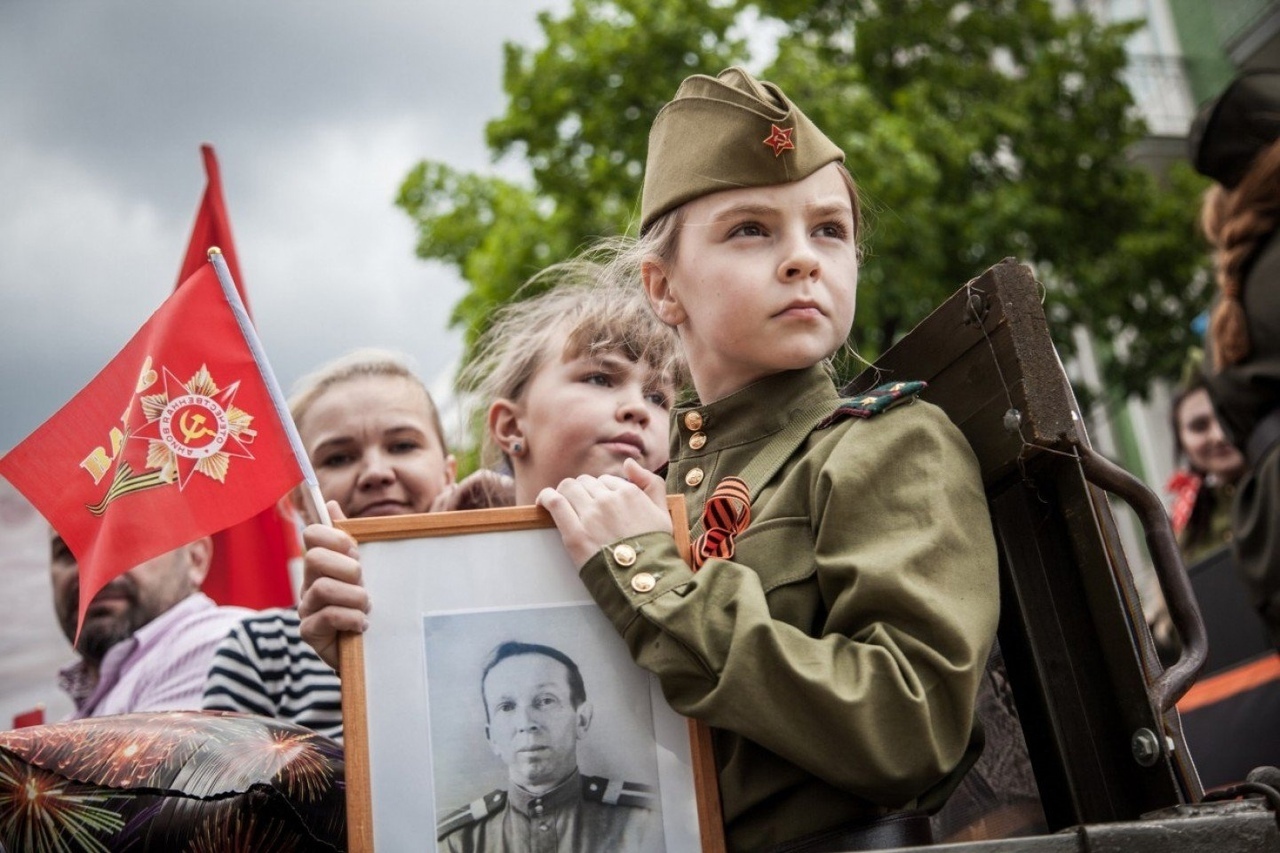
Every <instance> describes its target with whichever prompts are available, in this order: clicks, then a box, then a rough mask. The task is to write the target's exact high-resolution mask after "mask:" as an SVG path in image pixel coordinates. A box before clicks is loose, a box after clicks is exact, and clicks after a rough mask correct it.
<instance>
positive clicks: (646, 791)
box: [341, 498, 724, 853]
mask: <svg viewBox="0 0 1280 853" xmlns="http://www.w3.org/2000/svg"><path fill="white" fill-rule="evenodd" d="M669 508H670V509H671V511H672V519H673V523H674V526H675V528H676V531H677V532H676V538H677V543H678V544H680V545H681V547H682V549H683V550H684V551H685V553H686V554H687V547H688V533H687V527H686V524H685V520H684V510H683V506H682V499H680V498H672V499H671V506H670V507H669ZM341 526H342V527H343V528H344V529H346V530H347V531H348V532H349V533H351V534H352V535H353V536H354V537H355V538H356V540H357V541H358V542H359V543H360V559H361V564H362V567H363V570H364V582H365V586H366V587H367V588H368V590H369V595H370V598H371V600H372V602H373V615H372V616H371V618H370V627H369V629H368V630H367V631H366V632H365V633H364V634H363V635H344V636H343V638H342V640H341V658H342V680H343V716H344V720H345V732H346V735H345V739H346V761H347V786H348V789H347V810H348V815H347V819H348V827H349V833H350V849H352V850H353V851H360V850H373V849H375V848H376V849H377V850H382V851H387V850H408V849H415V850H417V849H434V850H439V851H454V850H469V849H533V847H534V846H539V847H544V848H545V846H546V841H547V839H548V838H550V839H552V840H553V842H554V843H553V846H552V849H557V850H573V851H576V850H582V851H589V850H602V849H608V850H613V851H618V853H664V851H685V850H723V847H724V841H723V831H722V827H721V823H720V811H719V796H718V790H717V788H716V781H715V768H714V761H713V759H712V756H711V751H710V738H709V733H708V731H707V729H706V727H705V726H702V725H701V724H695V723H693V722H691V721H689V720H687V719H685V718H684V717H681V716H680V715H679V714H677V713H676V712H674V711H673V710H672V709H671V708H670V706H668V705H667V703H666V700H665V699H664V698H663V695H662V691H661V688H660V686H659V684H658V681H657V678H656V677H655V676H653V675H652V674H650V673H648V672H646V671H645V670H643V669H641V668H640V667H638V666H637V665H636V664H635V663H634V662H632V660H631V657H630V655H629V654H628V652H627V648H626V645H625V644H624V642H623V641H622V639H621V638H620V637H619V636H618V634H617V632H616V630H615V629H614V628H613V626H612V624H611V623H610V622H609V621H608V619H606V618H605V616H604V615H603V613H601V611H600V610H599V608H598V607H597V606H596V605H595V602H594V601H593V600H592V599H591V597H590V595H589V593H588V592H587V590H586V587H585V586H583V584H582V582H581V581H580V580H579V578H578V574H577V571H576V569H575V568H574V566H573V564H572V561H571V560H570V559H569V556H568V554H567V553H566V552H565V550H564V546H563V545H562V543H561V541H560V535H559V533H558V532H557V531H556V529H555V528H554V526H552V524H551V520H550V517H549V516H548V515H547V514H546V513H545V512H543V511H542V510H540V509H535V508H533V507H515V508H507V509H493V510H477V511H470V512H455V513H441V514H435V515H419V516H407V517H398V518H397V517H390V518H373V519H359V520H354V521H348V522H342V523H341ZM535 837H536V838H538V839H540V840H541V841H542V843H541V844H539V845H535V844H534V841H533V839H534V838H535ZM424 839H434V840H435V846H432V845H431V844H424V843H423V842H424Z"/></svg>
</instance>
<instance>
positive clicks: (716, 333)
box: [538, 68, 998, 851]
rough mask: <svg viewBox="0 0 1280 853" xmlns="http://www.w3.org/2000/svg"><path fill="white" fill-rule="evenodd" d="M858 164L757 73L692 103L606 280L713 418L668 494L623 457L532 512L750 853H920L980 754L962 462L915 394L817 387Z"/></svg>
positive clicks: (676, 117) (686, 90)
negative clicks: (652, 679) (633, 295)
mask: <svg viewBox="0 0 1280 853" xmlns="http://www.w3.org/2000/svg"><path fill="white" fill-rule="evenodd" d="M842 160H843V154H842V153H841V152H840V150H839V149H838V148H837V147H836V146H835V145H834V144H833V143H831V141H830V140H828V139H827V138H826V137H825V136H824V135H823V134H822V132H821V131H820V130H818V128H817V127H815V126H814V125H813V124H812V122H810V121H809V120H808V119H807V118H806V117H805V116H804V114H803V113H802V112H801V111H800V110H799V109H798V108H796V107H795V105H794V104H792V103H791V102H790V101H789V100H788V99H787V98H786V96H785V95H784V94H783V93H782V92H781V91H780V90H779V89H778V88H777V87H776V86H773V85H771V84H768V83H762V82H760V81H757V80H756V79H754V78H753V77H752V76H751V75H750V74H748V73H747V72H745V71H743V70H741V69H736V68H735V69H729V70H728V71H725V72H724V73H722V74H721V75H719V76H718V77H707V76H701V75H698V76H694V77H691V78H689V79H687V80H686V81H685V82H684V83H683V84H682V85H681V87H680V89H679V91H678V92H677V93H676V97H675V99H674V100H673V101H672V102H671V103H669V104H668V105H667V106H666V107H664V108H663V110H662V111H661V112H660V113H659V114H658V117H657V118H656V120H655V122H654V125H653V128H652V131H651V133H650V138H649V154H648V164H647V170H646V175H645V184H644V195H643V199H642V204H641V216H642V220H641V237H640V239H639V241H638V242H637V243H636V244H635V245H634V246H633V247H631V248H630V249H628V250H627V251H625V252H624V253H623V254H622V256H621V257H620V258H619V259H618V263H617V265H618V267H619V268H620V269H622V270H624V271H626V274H627V275H628V276H632V277H636V276H638V277H639V278H640V280H641V281H642V282H643V288H644V291H645V294H646V296H647V298H648V300H649V302H650V304H651V305H652V307H653V310H654V312H655V313H656V314H657V315H658V316H659V317H660V318H661V319H662V321H663V322H664V323H666V324H667V325H669V326H671V327H672V328H674V329H676V331H677V333H678V335H679V338H680V342H681V344H682V346H683V350H684V352H685V355H686V357H687V359H688V367H689V371H690V374H691V376H692V381H693V385H694V389H695V390H696V392H697V400H696V401H695V402H693V403H692V404H690V405H688V406H681V407H678V408H677V409H676V410H675V411H674V412H673V420H672V426H671V459H670V465H669V467H668V469H667V474H666V483H665V484H664V483H663V481H662V479H661V478H659V477H657V476H655V475H653V474H651V473H649V472H648V471H645V470H644V469H643V467H642V466H640V465H635V464H632V463H630V462H628V463H626V466H625V470H624V472H623V476H622V477H618V476H613V475H607V476H604V477H592V476H578V477H575V478H572V479H568V480H565V481H564V482H562V483H560V484H559V485H558V486H557V487H556V488H555V489H547V490H545V491H543V492H542V493H541V494H539V495H538V503H540V504H541V505H543V506H545V507H546V508H547V509H548V510H549V511H550V512H551V514H552V516H553V517H554V518H555V520H556V523H557V525H558V527H559V529H560V532H561V534H562V536H563V538H564V542H565V545H566V547H567V548H568V550H569V552H570V554H571V555H572V556H573V558H574V559H575V561H576V562H577V564H578V565H579V567H580V572H581V576H582V579H583V581H584V582H585V583H586V585H587V587H588V588H589V589H590V590H591V593H592V595H593V597H594V598H595V599H596V601H597V603H598V604H599V605H600V607H601V608H602V609H603V611H604V612H605V614H606V615H607V616H608V617H609V618H610V619H611V620H612V621H613V623H614V625H615V627H616V628H617V630H618V631H619V633H620V634H621V635H622V636H623V637H624V638H625V639H626V641H627V645H628V647H629V648H630V649H631V650H632V654H633V656H634V657H635V659H636V661H637V662H638V663H640V664H641V665H642V666H644V667H646V668H647V669H649V670H651V671H652V672H654V673H656V674H657V675H658V677H659V679H660V680H661V682H662V685H663V689H664V691H665V693H666V695H667V698H668V699H669V700H670V702H671V703H672V705H673V706H674V707H675V708H676V709H677V710H679V711H681V712H683V713H685V714H688V715H690V716H692V717H696V718H698V719H701V720H704V721H706V722H707V723H709V724H710V725H711V726H713V727H714V728H715V732H716V735H715V747H716V749H715V752H716V761H717V764H718V766H719V777H720V793H721V798H722V802H723V807H724V814H725V821H726V832H727V837H728V842H729V846H730V849H732V850H735V851H746V850H774V851H784V850H785V851H800V850H803V851H823V850H854V849H870V848H873V847H879V846H900V845H908V844H915V843H927V842H928V840H929V830H928V822H927V820H926V819H925V818H924V817H923V816H922V815H917V814H913V813H914V812H916V811H919V810H923V811H927V810H932V809H936V808H937V807H938V806H939V805H940V804H941V802H942V801H943V800H944V799H945V797H946V795H947V794H948V793H949V792H950V791H951V790H952V789H953V788H954V786H955V785H956V784H957V783H958V781H959V779H960V777H961V776H962V775H963V773H964V771H965V770H966V769H967V767H968V766H969V765H970V764H971V763H972V761H973V760H974V758H975V757H976V750H977V747H978V745H979V743H980V737H979V736H977V735H976V734H975V728H974V698H975V694H976V692H977V688H978V683H979V679H980V677H981V674H982V672H983V667H984V664H985V662H986V659H987V654H988V650H989V648H990V645H991V641H992V638H993V636H994V633H995V626H996V617H997V609H998V592H997V581H996V552H995V545H994V541H993V536H992V533H991V527H990V521H989V517H988V514H987V509H986V501H985V498H984V494H983V489H982V483H981V479H980V476H979V470H978V466H977V463H976V461H975V459H974V456H973V453H972V452H971V450H970V448H969V446H968V444H967V443H966V441H965V440H964V438H963V436H962V435H961V434H960V432H959V430H958V429H956V427H955V426H954V425H952V424H951V423H950V422H949V421H948V419H947V418H946V416H945V415H944V414H943V413H942V412H941V411H940V410H939V409H937V408H935V407H933V406H931V405H929V404H927V403H923V402H920V401H918V400H917V401H915V402H914V403H912V402H910V401H911V396H912V394H911V392H912V391H913V390H915V389H916V388H917V387H918V386H915V385H901V386H900V387H896V388H895V387H889V388H886V389H883V390H882V391H879V392H878V393H876V394H873V395H868V396H866V397H861V398H857V399H854V400H851V401H842V400H841V399H840V397H839V396H838V394H837V392H836V388H835V386H834V384H833V383H832V380H831V378H830V377H829V375H828V373H827V371H826V367H825V363H826V360H827V359H828V357H829V356H831V355H832V354H833V353H834V352H835V351H836V350H837V349H838V348H839V347H840V346H842V345H843V344H844V342H845V340H846V338H847V336H848V334H849V331H850V328H851V325H852V321H853V313H854V294H855V290H856V286H857V278H858V260H859V253H858V244H857V238H858V229H859V225H860V215H859V208H858V203H857V192H856V190H855V188H854V184H853V181H852V180H851V178H850V176H849V173H848V172H847V171H846V170H845V168H844V167H843V165H842ZM903 378H904V379H908V378H910V377H903ZM896 403H905V405H893V404H896ZM888 409H891V410H888ZM667 489H670V490H671V491H673V492H679V493H681V494H684V495H685V496H686V498H687V499H688V505H689V507H690V523H691V524H692V525H693V526H694V532H695V534H696V535H697V539H696V542H695V555H694V556H695V564H696V567H690V566H687V565H685V563H684V562H683V561H682V560H681V559H680V557H679V556H678V554H677V553H676V549H675V544H674V541H673V539H672V536H671V532H670V523H669V519H668V516H667V515H666V511H665V509H664V506H665V504H664V495H665V491H666V490H667Z"/></svg>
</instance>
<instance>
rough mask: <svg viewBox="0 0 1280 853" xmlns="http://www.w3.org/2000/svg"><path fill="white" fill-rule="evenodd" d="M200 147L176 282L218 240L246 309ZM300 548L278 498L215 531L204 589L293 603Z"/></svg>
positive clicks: (210, 167)
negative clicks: (292, 568) (201, 177)
mask: <svg viewBox="0 0 1280 853" xmlns="http://www.w3.org/2000/svg"><path fill="white" fill-rule="evenodd" d="M200 153H201V155H202V156H203V157H204V171H205V175H206V176H207V177H208V182H207V183H206V185H205V189H204V197H203V198H201V199H200V207H199V209H198V210H197V211H196V224H195V227H194V228H192V229H191V241H190V242H189V243H188V244H187V256H186V258H184V259H183V261H182V272H181V273H180V274H179V275H178V286H181V285H182V283H183V282H184V281H186V280H187V279H188V278H190V277H191V275H192V274H193V273H195V272H196V271H197V270H199V269H200V268H201V267H202V266H207V265H208V262H209V261H208V251H209V248H210V247H211V246H217V247H218V248H220V249H222V256H223V258H224V259H226V262H227V267H228V268H229V269H230V270H231V279H232V281H234V282H235V284H236V290H237V291H238V292H239V293H240V301H241V302H243V303H244V306H245V310H246V311H248V310H249V297H248V296H247V295H246V294H245V291H244V279H242V278H241V277H240V264H239V262H238V261H237V259H236V249H235V242H234V241H233V240H232V239H231V220H230V219H228V218H227V203H226V201H225V200H224V199H223V197H222V174H221V172H220V171H219V170H218V158H217V156H215V155H214V153H213V146H212V145H201V146H200ZM301 553H302V548H301V546H300V544H299V542H298V533H297V524H296V523H295V521H294V513H293V506H292V504H290V503H289V502H288V501H287V500H285V501H281V502H280V503H279V505H278V506H273V507H269V508H267V509H265V510H263V511H262V512H260V513H258V514H257V515H255V516H254V517H252V518H250V519H248V520H247V521H243V522H241V523H240V524H237V525H236V526H234V527H229V528H227V529H226V530H222V531H219V532H218V533H215V534H214V537H213V562H212V564H211V565H210V566H209V575H208V577H206V578H205V581H204V587H203V589H204V592H205V594H206V595H208V596H209V597H210V598H212V599H213V600H214V601H216V602H218V603H219V604H238V605H240V606H241V607H252V608H255V609H262V608H264V607H287V606H289V605H291V604H293V603H294V597H293V584H292V583H291V582H290V579H289V560H290V558H292V557H297V556H300V555H301Z"/></svg>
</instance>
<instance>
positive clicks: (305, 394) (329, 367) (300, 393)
mask: <svg viewBox="0 0 1280 853" xmlns="http://www.w3.org/2000/svg"><path fill="white" fill-rule="evenodd" d="M410 364H411V361H410V359H409V357H408V356H407V355H404V354H403V353H398V352H393V351H391V350H384V349H372V348H368V349H358V350H353V351H351V352H349V353H347V354H346V355H342V356H339V357H338V358H335V359H334V360H333V361H330V362H326V363H325V364H323V365H321V366H320V367H319V368H317V369H316V370H315V371H313V372H311V373H308V374H307V375H306V376H303V377H302V378H301V379H299V380H298V381H297V382H295V383H294V385H293V389H292V391H291V393H290V394H289V414H290V415H291V416H292V417H293V422H294V424H295V425H301V423H302V419H303V418H304V417H305V416H306V414H307V412H309V411H310V410H311V407H312V406H314V405H315V402H316V400H318V399H320V397H321V396H322V395H324V394H325V393H326V392H328V391H329V390H330V389H331V388H333V387H334V386H335V385H341V384H342V383H344V382H350V381H351V380H353V379H363V378H365V377H369V376H389V377H393V378H398V379H405V380H407V381H408V382H409V383H410V384H411V385H413V386H414V387H416V388H417V389H418V390H420V391H421V392H422V397H423V399H424V400H425V402H426V405H427V411H428V412H430V414H431V426H432V427H433V428H434V429H435V431H436V437H437V438H438V439H440V448H441V450H443V452H444V453H446V454H447V453H448V452H449V451H448V442H447V441H446V440H445V436H444V427H443V425H442V424H441V423H440V413H439V412H438V411H437V410H436V403H435V400H433V399H432V398H431V392H430V391H428V390H427V386H426V384H425V383H423V381H422V380H421V379H420V378H419V377H418V374H416V373H414V371H413V368H412V367H411V366H410Z"/></svg>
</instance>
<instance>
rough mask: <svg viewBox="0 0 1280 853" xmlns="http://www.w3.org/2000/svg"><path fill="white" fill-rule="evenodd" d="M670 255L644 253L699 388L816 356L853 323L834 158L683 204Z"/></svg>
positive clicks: (647, 276) (842, 195)
mask: <svg viewBox="0 0 1280 853" xmlns="http://www.w3.org/2000/svg"><path fill="white" fill-rule="evenodd" d="M685 213H686V216H685V222H684V225H683V227H682V229H681V231H680V235H679V249H678V251H677V253H676V258H675V261H674V263H670V264H662V263H646V264H645V267H644V271H643V274H644V281H645V288H646V290H647V292H648V294H649V298H650V301H651V302H653V304H654V308H655V310H657V312H658V315H659V316H660V317H662V319H663V320H664V321H666V322H667V323H668V324H670V325H674V326H676V327H677V328H678V329H679V332H680V338H681V341H682V343H683V344H684V349H685V354H686V355H687V357H688V360H689V370H690V372H691V373H692V375H693V381H694V385H695V387H696V388H697V391H698V396H699V398H700V399H701V400H702V401H703V402H704V403H709V402H712V401H714V400H718V399H720V398H722V397H724V396H726V395H728V394H731V393H733V392H734V391H738V390H740V389H742V388H744V387H746V386H747V385H749V384H751V383H752V382H755V381H756V380H759V379H763V378H764V377H766V376H770V375H772V374H774V373H778V372H781V371H784V370H794V369H798V368H804V367H809V366H811V365H814V364H817V363H818V362H820V361H822V360H823V359H824V358H826V357H828V356H830V355H831V354H832V353H834V352H835V351H836V350H837V349H838V348H839V347H840V345H841V344H843V343H844V341H845V339H846V338H847V337H848V335H849V329H850V327H851V326H852V325H853V311H854V296H855V294H856V292H857V286H858V259H857V251H856V245H855V242H854V219H853V203H852V201H851V199H850V196H849V188H848V185H847V184H846V183H845V181H844V178H843V176H842V175H841V173H840V171H839V168H838V167H837V165H836V164H834V163H833V164H831V165H828V166H825V167H823V168H822V169H820V170H818V171H817V172H815V173H813V174H812V175H810V176H809V177H807V178H805V179H804V180H801V181H796V182H795V183H790V184H779V185H776V186H768V187H746V188H742V189H733V190H725V191H723V192H718V193H712V194H711V195H707V196H703V197H702V198H699V199H695V200H694V201H692V202H689V203H688V204H687V205H686V210H685Z"/></svg>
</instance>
